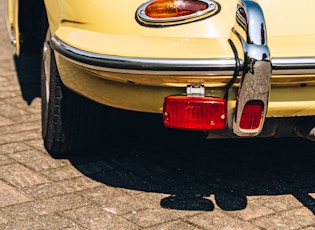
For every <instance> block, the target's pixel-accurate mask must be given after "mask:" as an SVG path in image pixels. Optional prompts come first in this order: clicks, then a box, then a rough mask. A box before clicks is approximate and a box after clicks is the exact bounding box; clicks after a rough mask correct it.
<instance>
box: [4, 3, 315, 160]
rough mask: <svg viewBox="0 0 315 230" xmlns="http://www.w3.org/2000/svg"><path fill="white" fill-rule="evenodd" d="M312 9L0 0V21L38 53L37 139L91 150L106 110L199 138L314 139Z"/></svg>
mask: <svg viewBox="0 0 315 230" xmlns="http://www.w3.org/2000/svg"><path fill="white" fill-rule="evenodd" d="M314 9H315V1H314V0H305V1H303V2H296V1H291V0H277V1H275V0H256V1H253V0H217V1H213V0H128V1H118V0H107V1H98V0H80V1H78V0H59V1H56V0H44V1H42V0H8V19H7V24H8V29H9V32H10V36H11V37H12V43H13V44H14V45H15V46H16V52H17V55H21V56H23V55H24V56H28V55H42V86H41V88H42V123H43V127H42V129H43V138H44V143H45V147H46V149H47V151H48V152H50V153H52V154H62V153H70V152H77V151H82V150H83V151H84V149H88V148H90V147H91V143H92V139H93V140H94V139H95V136H97V132H98V127H99V124H100V123H102V122H103V121H104V120H106V121H109V120H110V119H111V118H112V117H113V116H114V115H115V113H112V112H111V111H114V110H115V109H114V108H116V109H117V108H118V109H123V110H130V111H138V112H144V113H157V114H161V122H164V125H165V126H166V127H169V128H174V129H182V130H199V131H200V132H202V133H203V134H204V135H205V138H208V139H211V138H238V137H242V138H244V137H245V138H246V137H247V138H250V137H277V136H281V137H282V136H283V137H291V136H299V137H303V138H307V139H310V140H315V129H314V127H315V119H314V118H315V14H314ZM79 95H80V96H79ZM95 102H97V103H95ZM100 105H102V106H100ZM102 132H111V131H110V130H102Z"/></svg>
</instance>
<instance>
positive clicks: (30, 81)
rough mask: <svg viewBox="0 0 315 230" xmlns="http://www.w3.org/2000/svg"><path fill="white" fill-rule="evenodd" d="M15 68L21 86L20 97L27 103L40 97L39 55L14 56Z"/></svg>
mask: <svg viewBox="0 0 315 230" xmlns="http://www.w3.org/2000/svg"><path fill="white" fill-rule="evenodd" d="M13 58H14V63H15V68H16V71H17V75H18V80H19V84H20V87H21V92H22V97H23V99H24V100H25V101H26V102H27V104H28V105H30V104H31V103H32V101H33V100H34V99H35V98H37V97H40V94H41V93H40V78H41V77H40V63H41V58H40V56H31V57H18V56H16V55H15V56H14V57H13Z"/></svg>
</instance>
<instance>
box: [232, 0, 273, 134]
mask: <svg viewBox="0 0 315 230" xmlns="http://www.w3.org/2000/svg"><path fill="white" fill-rule="evenodd" d="M266 33H267V31H266V23H265V19H264V15H263V12H262V9H261V8H260V6H259V5H258V4H257V3H256V2H254V1H251V0H239V1H238V4H237V8H236V23H235V25H234V27H233V29H232V33H231V41H232V42H233V44H234V46H235V47H236V49H237V53H238V54H239V55H241V56H239V57H238V59H240V60H243V71H242V78H241V81H240V85H239V90H238V95H237V98H236V100H237V102H236V108H235V113H234V119H233V132H234V134H236V135H237V136H257V135H258V134H259V133H260V132H261V130H262V128H263V124H264V121H265V117H266V113H267V108H268V99H269V92H270V85H271V84H270V79H271V71H272V65H271V58H270V52H269V48H268V45H267V34H266ZM257 100H258V101H261V102H263V106H264V108H263V113H262V115H261V116H262V117H261V122H260V125H259V127H258V128H255V129H242V128H241V127H240V121H241V117H242V113H243V110H244V108H245V105H246V103H248V102H249V101H257Z"/></svg>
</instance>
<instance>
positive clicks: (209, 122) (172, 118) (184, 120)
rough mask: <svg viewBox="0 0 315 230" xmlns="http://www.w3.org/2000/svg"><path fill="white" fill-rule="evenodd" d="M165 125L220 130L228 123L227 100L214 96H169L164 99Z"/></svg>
mask: <svg viewBox="0 0 315 230" xmlns="http://www.w3.org/2000/svg"><path fill="white" fill-rule="evenodd" d="M163 115H164V116H163V121H164V125H165V126H166V127H169V128H177V129H191V130H218V129H224V128H225V125H226V117H227V112H226V100H225V99H222V98H212V97H193V96H168V97H166V98H165V99H164V108H163Z"/></svg>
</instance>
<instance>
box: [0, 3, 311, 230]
mask: <svg viewBox="0 0 315 230" xmlns="http://www.w3.org/2000/svg"><path fill="white" fill-rule="evenodd" d="M4 3H5V0H1V1H0V4H1V5H0V10H1V15H3V12H4V11H5V7H4ZM36 61H37V60H35V59H21V58H16V57H15V56H14V49H13V47H11V46H10V44H9V38H8V35H7V33H6V29H5V23H4V19H3V17H1V18H0V229H73V230H74V229H78V230H79V229H80V230H81V229H128V230H130V229H146V230H153V229H159V230H166V229H172V230H173V229H180V230H186V229H189V230H190V229H203V230H206V229H285V230H287V229H315V216H314V214H315V157H314V155H315V153H314V150H315V144H313V143H310V142H308V141H305V140H301V139H271V140H270V139H260V140H255V139H252V140H231V141H224V140H216V141H213V140H212V141H204V140H202V138H200V137H199V136H197V135H195V133H192V134H191V133H189V134H186V133H180V132H177V131H174V132H173V131H166V130H163V129H161V128H159V127H152V128H151V129H150V128H148V127H147V125H145V126H146V127H142V128H141V127H140V128H139V129H137V130H138V131H135V130H136V129H134V128H129V129H126V131H125V132H123V133H121V134H120V136H119V137H120V141H119V142H117V143H114V144H111V145H105V144H104V145H103V148H102V150H100V151H99V152H97V153H96V152H94V153H93V152H87V153H86V154H83V155H81V156H73V157H69V158H68V159H54V158H52V157H51V156H50V155H49V154H48V153H47V152H46V151H45V149H44V148H43V143H42V139H41V128H40V127H41V121H40V98H39V81H38V76H39V72H38V65H36V63H37V62H36ZM152 126H154V125H153V124H152ZM139 130H140V131H139ZM141 131H143V132H141ZM150 131H151V132H152V133H151V132H150Z"/></svg>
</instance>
